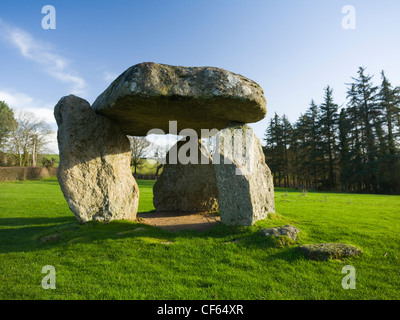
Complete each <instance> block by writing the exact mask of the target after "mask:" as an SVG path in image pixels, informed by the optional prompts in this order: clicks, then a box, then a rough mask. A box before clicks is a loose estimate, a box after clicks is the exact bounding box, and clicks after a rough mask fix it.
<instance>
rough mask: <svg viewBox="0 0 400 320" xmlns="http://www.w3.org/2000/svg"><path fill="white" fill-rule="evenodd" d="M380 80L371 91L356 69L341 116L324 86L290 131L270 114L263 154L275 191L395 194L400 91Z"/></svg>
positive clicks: (368, 79) (399, 187)
mask: <svg viewBox="0 0 400 320" xmlns="http://www.w3.org/2000/svg"><path fill="white" fill-rule="evenodd" d="M381 76H382V82H381V84H380V86H374V84H373V83H372V76H370V75H367V74H366V71H365V68H359V70H358V76H357V77H354V78H352V79H353V82H352V83H349V84H348V89H347V99H348V102H347V105H346V106H345V107H342V108H341V109H340V112H339V107H338V105H337V104H336V103H335V102H334V99H333V89H332V88H331V87H329V86H327V87H326V88H325V97H324V102H323V103H322V104H320V105H317V104H315V102H314V101H312V102H311V105H310V107H309V109H308V110H307V111H306V113H305V114H304V115H301V116H300V118H299V119H298V121H297V122H296V123H295V124H294V125H293V126H290V124H287V117H286V116H285V115H284V116H282V117H280V116H278V115H277V114H275V116H274V118H273V119H271V121H270V123H269V127H268V128H267V130H266V135H265V142H266V147H265V148H264V152H265V156H266V161H267V163H268V164H269V165H270V167H271V171H272V172H273V175H274V183H275V185H277V186H284V187H290V186H297V187H299V188H303V187H307V188H314V189H320V190H341V191H350V192H369V193H388V194H400V183H399V180H400V146H399V143H400V141H399V139H400V88H399V87H393V86H392V85H391V83H390V82H389V80H388V79H387V78H386V76H385V74H384V72H383V71H382V74H381ZM282 177H283V178H282Z"/></svg>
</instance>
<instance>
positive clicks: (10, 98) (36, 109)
mask: <svg viewBox="0 0 400 320" xmlns="http://www.w3.org/2000/svg"><path fill="white" fill-rule="evenodd" d="M0 101H5V102H6V103H7V104H8V105H9V106H10V107H11V108H13V109H14V110H23V111H28V112H32V113H33V114H35V115H36V116H37V117H38V118H39V119H42V120H44V121H46V122H47V123H49V124H52V125H54V124H55V123H56V121H55V119H54V116H53V108H54V106H55V103H54V104H50V103H44V102H43V101H41V100H37V99H34V98H32V97H31V96H29V95H27V94H25V93H22V92H17V91H14V90H8V89H0Z"/></svg>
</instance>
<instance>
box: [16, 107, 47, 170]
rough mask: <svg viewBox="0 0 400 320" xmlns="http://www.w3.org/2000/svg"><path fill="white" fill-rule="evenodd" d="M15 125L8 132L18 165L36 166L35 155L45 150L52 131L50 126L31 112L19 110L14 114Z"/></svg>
mask: <svg viewBox="0 0 400 320" xmlns="http://www.w3.org/2000/svg"><path fill="white" fill-rule="evenodd" d="M16 121H17V126H16V127H15V129H14V130H13V131H12V132H11V134H10V139H9V145H10V152H12V153H13V154H14V155H15V156H16V158H17V160H18V164H19V166H29V165H32V166H33V167H35V166H36V160H37V155H38V154H39V153H41V152H43V151H45V150H44V149H45V147H46V145H47V144H48V143H49V135H50V134H51V133H52V131H51V129H50V126H49V125H48V124H47V123H46V122H44V121H43V120H40V119H38V118H37V117H36V116H35V115H34V114H33V113H30V112H25V111H20V112H18V113H17V115H16Z"/></svg>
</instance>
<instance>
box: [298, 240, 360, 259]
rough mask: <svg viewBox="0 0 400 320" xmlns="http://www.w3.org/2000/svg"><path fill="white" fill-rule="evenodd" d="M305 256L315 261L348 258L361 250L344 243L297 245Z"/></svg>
mask: <svg viewBox="0 0 400 320" xmlns="http://www.w3.org/2000/svg"><path fill="white" fill-rule="evenodd" d="M297 250H298V251H300V252H301V253H303V254H304V255H305V256H306V257H307V258H309V259H311V260H317V261H326V260H329V259H341V258H348V257H352V256H356V255H359V254H362V250H361V249H359V248H357V247H354V246H351V245H348V244H344V243H320V244H306V245H301V246H298V247H297Z"/></svg>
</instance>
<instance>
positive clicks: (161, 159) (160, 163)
mask: <svg viewBox="0 0 400 320" xmlns="http://www.w3.org/2000/svg"><path fill="white" fill-rule="evenodd" d="M167 153H168V147H167V146H159V145H157V146H155V147H154V159H155V160H156V161H157V168H156V176H158V174H159V172H160V170H161V169H162V168H163V167H164V164H165V163H166V157H167Z"/></svg>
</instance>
